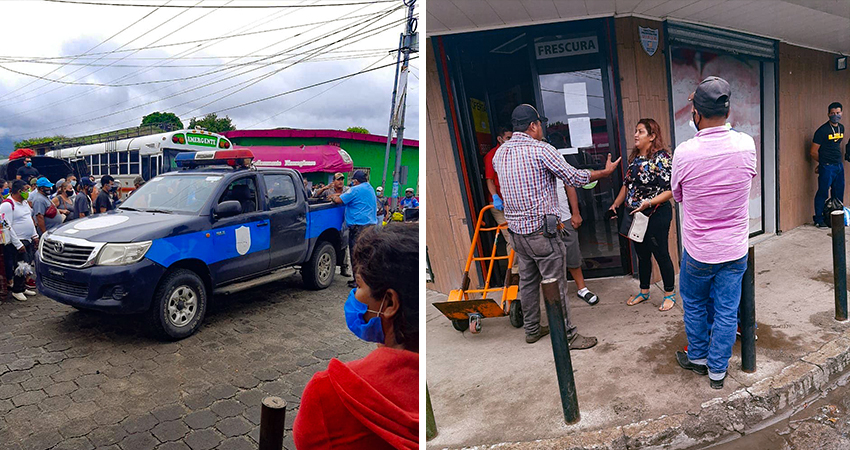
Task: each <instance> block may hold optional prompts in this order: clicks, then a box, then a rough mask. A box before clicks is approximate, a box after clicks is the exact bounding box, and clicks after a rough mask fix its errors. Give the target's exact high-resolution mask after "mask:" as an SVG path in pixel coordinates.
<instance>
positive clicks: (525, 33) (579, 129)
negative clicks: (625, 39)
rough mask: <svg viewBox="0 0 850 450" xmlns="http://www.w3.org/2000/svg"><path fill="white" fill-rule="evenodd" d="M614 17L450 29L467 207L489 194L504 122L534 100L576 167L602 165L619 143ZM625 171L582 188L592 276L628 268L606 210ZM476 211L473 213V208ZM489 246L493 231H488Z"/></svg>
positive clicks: (447, 52)
mask: <svg viewBox="0 0 850 450" xmlns="http://www.w3.org/2000/svg"><path fill="white" fill-rule="evenodd" d="M612 26H613V20H612V19H602V20H591V21H582V22H575V23H572V24H571V26H570V27H568V28H567V27H564V26H563V25H560V24H555V25H546V26H536V27H520V28H510V29H506V30H495V31H488V32H483V33H473V34H469V35H460V36H450V37H446V38H445V40H444V41H443V42H442V50H443V52H444V53H443V54H442V55H441V57H444V58H445V59H446V60H447V61H451V62H454V61H457V62H458V63H456V64H455V63H449V64H448V66H449V67H448V69H449V73H448V75H449V79H450V80H452V81H453V83H452V84H453V89H454V94H455V96H456V98H457V100H456V102H457V109H458V113H459V114H458V122H459V130H460V135H461V136H460V137H461V139H462V142H463V143H464V145H462V146H461V150H462V151H461V153H460V154H459V155H458V157H459V158H461V159H463V163H464V165H465V166H466V168H467V169H466V176H467V178H468V179H469V188H470V189H469V191H468V192H467V197H468V200H469V201H470V202H469V203H471V204H470V205H469V208H470V211H476V212H477V211H480V210H481V208H483V207H484V206H486V205H487V204H489V203H490V195H489V192H488V191H487V187H486V181H485V179H484V176H483V175H484V165H483V164H484V162H483V161H484V155H485V154H486V153H487V152H488V151H489V150H490V149H491V148H492V147H494V142H495V133H496V131H497V130H498V128H499V127H506V128H510V116H511V111H513V109H514V108H515V107H516V106H517V105H519V104H521V103H530V104H532V105H535V106H536V107H537V108H538V109H539V110H540V112H541V114H543V115H545V116H546V117H548V118H549V123H548V125H547V128H546V137H547V140H548V141H549V142H550V143H552V144H553V145H555V147H556V148H558V150H559V151H560V152H561V154H562V155H564V156H565V158H566V159H567V160H568V161H569V162H570V163H571V164H573V165H574V166H575V167H578V168H588V169H598V168H602V167H604V163H605V159H606V158H607V155H608V153H612V155H613V158H614V159H616V158H617V157H619V156H620V155H621V153H622V148H623V145H621V141H622V136H621V134H620V130H619V127H618V124H617V123H616V117H617V116H618V115H617V114H616V109H617V107H616V104H615V103H614V101H613V95H612V93H613V92H615V86H614V81H615V80H613V79H612V76H611V74H612V65H613V60H612V56H611V49H612V47H611V45H610V42H611V41H612V36H611V28H612ZM620 179H621V176H620V175H619V174H617V175H615V176H614V177H612V178H610V179H606V180H600V183H599V184H598V185H597V186H596V187H595V188H594V189H587V190H586V189H580V190H579V202H580V203H581V211H582V218H583V220H584V224H583V225H582V227H581V228H579V237H580V244H581V248H582V254H583V255H584V257H585V271H586V272H587V275H588V276H591V277H593V276H610V275H620V274H623V273H626V272H627V271H629V270H630V266H631V254H630V251H629V247H628V245H622V244H621V241H620V238H619V236H618V234H617V231H616V225H614V226H612V223H611V221H609V220H605V218H604V215H605V211H606V210H607V209H608V207H609V206H610V205H611V203H612V202H613V200H614V198H615V197H616V195H617V192H618V191H619V189H620V182H619V180H620ZM476 216H477V214H473V215H471V217H476ZM483 242H484V244H483V250H484V251H485V252H488V251H489V248H488V246H490V245H493V244H492V243H493V239H492V238H491V239H483Z"/></svg>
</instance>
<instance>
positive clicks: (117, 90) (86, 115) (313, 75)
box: [0, 0, 420, 153]
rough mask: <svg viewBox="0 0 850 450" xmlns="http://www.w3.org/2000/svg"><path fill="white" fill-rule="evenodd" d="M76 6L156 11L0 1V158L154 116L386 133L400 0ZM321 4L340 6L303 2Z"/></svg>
mask: <svg viewBox="0 0 850 450" xmlns="http://www.w3.org/2000/svg"><path fill="white" fill-rule="evenodd" d="M75 1H76V0H75ZM79 1H80V2H85V3H132V4H143V5H160V6H161V7H160V8H158V9H157V8H156V7H130V6H106V5H85V4H72V3H54V2H46V1H40V0H29V1H25V0H21V1H18V0H8V1H3V2H2V3H3V12H4V18H5V19H6V20H4V24H3V27H2V28H0V153H8V151H10V149H11V148H12V143H13V142H14V141H17V140H21V139H26V138H33V137H42V136H53V135H63V136H68V137H72V136H83V135H87V134H91V133H97V132H105V131H109V130H114V129H119V128H125V127H131V126H137V125H139V124H140V123H141V118H142V116H144V115H146V114H148V113H151V112H153V111H168V112H173V113H175V114H177V115H178V116H179V117H180V118H181V119H182V121H183V123H184V125H188V124H189V120H190V119H191V118H192V117H201V116H203V115H205V114H206V113H209V112H216V113H218V114H219V116H224V115H227V116H230V118H231V119H233V123H234V125H235V126H236V127H237V128H238V129H262V128H277V127H290V128H329V129H345V128H348V127H350V126H361V127H365V128H367V129H368V130H369V131H370V132H372V133H373V134H381V135H385V134H386V132H387V127H388V120H389V112H390V100H391V97H392V88H393V76H394V63H395V55H394V54H391V53H390V50H392V49H393V48H395V47H396V46H397V45H398V39H399V34H400V33H402V32H403V31H404V17H405V14H406V8H404V6H403V5H402V2H401V0H397V1H392V2H387V1H381V0H378V1H375V0H372V1H371V2H368V1H367V0H274V1H272V0H171V1H169V0H79ZM329 3H333V4H337V5H339V4H345V5H343V6H322V7H315V6H309V5H322V4H329ZM355 3H356V4H355ZM174 5H179V6H193V5H197V6H198V7H196V8H193V9H190V8H174V7H170V6H174ZM251 5H260V6H272V5H286V6H290V7H288V8H262V9H259V8H242V7H244V6H251ZM212 6H239V7H240V8H230V9H224V8H208V7H212ZM203 7H207V8H203ZM416 13H417V14H418V4H417V11H416ZM245 33H249V34H248V35H245V36H239V35H240V34H245ZM383 65H389V67H384V68H379V67H380V66H383ZM411 66H412V70H411V76H410V77H409V82H408V83H409V92H408V102H407V117H406V122H405V127H406V129H405V138H411V139H419V94H420V92H419V79H418V77H419V76H420V73H419V67H420V60H418V59H416V60H413V61H412V62H411ZM373 68H379V69H377V70H374V71H370V72H368V73H363V74H360V75H357V76H355V77H352V78H350V79H346V80H345V81H334V82H331V83H327V84H322V85H320V86H317V87H312V88H309V89H304V90H300V91H298V92H293V93H288V92H289V91H293V90H296V89H300V88H305V87H307V86H310V85H312V84H316V83H321V82H324V81H327V80H332V79H334V78H338V77H342V76H345V75H348V74H352V73H356V72H359V71H362V70H364V69H373ZM33 76H37V77H41V78H35V77H33ZM268 97H274V98H271V99H268V100H264V101H257V100H260V99H265V98H268ZM255 101H257V102H255ZM252 102H255V103H252ZM246 103H251V104H248V105H244V106H241V105H243V104H246Z"/></svg>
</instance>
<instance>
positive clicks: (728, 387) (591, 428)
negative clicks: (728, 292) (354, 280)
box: [426, 226, 850, 449]
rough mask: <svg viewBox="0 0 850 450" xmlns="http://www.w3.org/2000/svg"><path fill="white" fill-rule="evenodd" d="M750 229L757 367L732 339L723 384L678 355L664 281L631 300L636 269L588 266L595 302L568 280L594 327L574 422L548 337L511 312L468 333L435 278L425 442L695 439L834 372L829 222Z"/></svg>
mask: <svg viewBox="0 0 850 450" xmlns="http://www.w3.org/2000/svg"><path fill="white" fill-rule="evenodd" d="M755 241H756V242H758V243H757V244H756V317H757V322H758V331H757V335H758V342H757V371H756V372H755V373H753V374H747V373H744V372H742V371H741V358H740V344H739V343H736V345H735V347H734V350H733V356H732V360H731V361H730V366H729V376H728V377H727V379H726V383H725V387H724V388H723V390H719V391H718V390H713V389H711V388H709V385H708V378H707V377H700V376H698V375H696V374H694V373H693V372H690V371H684V370H682V369H681V368H679V367H678V365H677V364H676V361H675V356H674V354H675V351H676V350H680V349H682V347H683V346H684V345H685V344H686V338H685V331H684V324H683V322H682V308H681V304H677V305H676V307H675V308H674V309H673V310H671V311H669V312H664V313H662V312H659V311H658V306H659V305H660V303H661V299H662V296H663V291H662V290H661V288H660V286H653V287H652V291H651V298H650V300H649V301H648V302H644V303H642V304H640V305H637V306H634V307H629V306H626V305H625V301H626V299H627V298H628V297H629V295H630V294H631V293H634V292H637V291H638V288H639V286H638V281H637V280H636V279H634V278H632V277H621V278H609V279H604V280H591V281H589V282H588V287H589V288H590V289H591V290H592V291H594V292H596V293H597V294H598V295H599V297H600V299H601V300H600V302H599V303H598V304H597V305H596V306H589V305H587V304H586V303H584V302H583V301H581V300H580V299H578V298H577V297H575V285H574V284H573V283H570V294H571V302H572V303H571V308H572V314H573V322H574V323H575V324H577V326H578V329H579V332H580V333H581V334H584V335H589V336H596V337H597V338H598V339H599V344H598V345H597V346H596V347H595V348H593V349H590V350H583V351H573V352H572V353H571V356H572V363H573V368H574V370H575V380H576V389H577V392H578V401H579V407H580V410H581V421H580V422H579V423H578V424H576V425H571V426H567V425H565V424H564V418H563V413H562V410H561V403H560V398H559V395H558V383H557V379H556V376H555V365H554V361H553V356H552V348H551V341H550V339H549V338H548V337H547V338H545V339H542V340H540V341H538V342H537V343H535V344H532V345H529V344H526V343H525V340H524V332H523V330H522V329H521V328H520V329H516V328H513V327H512V326H511V325H510V323H509V322H508V319H507V318H498V319H485V320H484V321H483V330H482V332H481V333H480V334H478V335H472V334H470V333H469V332H465V333H460V332H458V331H456V330H454V329H453V328H452V326H451V323H450V322H449V321H448V319H446V318H445V317H444V316H443V315H442V314H440V313H439V311H437V309H436V308H434V307H433V306H431V305H430V303H433V302H436V301H445V300H446V296H444V295H442V294H439V293H436V292H429V294H428V302H429V305H428V306H427V307H426V311H427V313H426V314H427V315H426V318H427V366H426V367H427V382H428V387H429V390H430V394H431V401H432V404H433V408H434V414H435V417H436V421H437V428H438V431H439V434H438V436H437V437H436V438H435V439H433V440H432V441H430V442H429V443H428V448H429V449H437V448H445V447H450V448H455V447H466V446H478V445H492V444H500V443H525V444H514V445H508V446H506V447H508V448H549V447H551V446H558V447H560V448H590V447H593V448H612V449H613V448H626V446H627V445H626V444H627V443H628V445H629V446H630V447H631V448H635V447H637V446H641V445H665V446H669V447H667V448H686V447H688V446H692V445H694V444H698V443H701V442H709V441H712V440H714V439H717V438H718V437H720V436H723V435H725V434H729V433H732V432H742V431H743V430H746V429H747V428H748V427H751V426H753V425H755V424H756V423H759V422H760V421H763V420H765V419H767V418H768V417H771V416H773V415H774V414H776V413H777V412H779V411H781V410H783V409H785V408H786V407H787V406H788V405H789V404H792V403H793V402H795V401H799V400H801V399H802V398H804V397H805V396H807V395H809V394H810V393H812V392H814V391H816V390H817V389H818V388H819V387H821V386H823V385H824V384H825V383H827V382H829V381H830V380H834V379H835V378H837V377H838V376H839V375H840V373H841V372H842V371H843V370H844V369H845V366H847V364H848V361H850V350H848V347H850V330H848V327H850V325H848V324H843V323H838V322H836V321H835V320H834V297H833V287H832V256H831V238H830V237H829V230H825V229H816V228H814V227H808V226H804V227H800V228H797V229H794V230H792V231H790V232H786V233H784V234H783V235H782V236H779V237H769V238H762V239H761V240H760V242H759V240H758V239H756V240H755ZM680 302H681V300H680ZM845 332H847V335H845ZM534 441H537V442H534ZM504 447H505V446H503V447H502V448H504Z"/></svg>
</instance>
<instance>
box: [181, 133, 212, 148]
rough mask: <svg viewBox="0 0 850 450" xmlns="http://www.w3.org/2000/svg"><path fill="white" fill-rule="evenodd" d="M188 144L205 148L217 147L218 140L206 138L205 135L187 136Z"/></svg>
mask: <svg viewBox="0 0 850 450" xmlns="http://www.w3.org/2000/svg"><path fill="white" fill-rule="evenodd" d="M186 143H187V144H190V145H201V146H204V147H215V146H216V144H217V143H218V138H214V137H211V136H204V135H203V134H191V133H189V134H186Z"/></svg>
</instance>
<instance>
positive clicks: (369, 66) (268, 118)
mask: <svg viewBox="0 0 850 450" xmlns="http://www.w3.org/2000/svg"><path fill="white" fill-rule="evenodd" d="M387 56H389V55H384V56H382V57H380V58H379V59H378V60H377V61H375V62H373V63H372V64H369V65H368V66H366V67H364V68H363V69H364V70H365V69H369V68H371V67H372V66H374V65H375V64H378V63H379V62H381V61H383V60H384V59H385V58H386V57H387ZM350 79H351V77H349V78H345V79H344V80H341V81H340V82H339V83H336V84H334V85H333V86H331V87H329V88H327V89H325V90H324V91H322V92H319V93H318V94H316V95H314V96H312V97H310V98H307V99H305V100H304V101H302V102H300V103H297V104H295V105H292V106H290V107H289V108H287V109H284V110H283V111H281V112H279V113H277V114H274V115H271V116H269V117H267V118H265V119H263V120H261V121H259V122H257V123H255V124H253V125H251V126H248V127H245V128H246V129H251V128H254V127H256V126H257V125H259V124H261V123H263V122H266V121H268V120H271V119H274V118H275V117H277V116H279V115H281V114H284V113H287V112H289V111H292V110H293V109H295V108H297V107H299V106H301V105H303V104H305V103H307V102H309V101H310V100H313V99H314V98H316V97H318V96H320V95H322V94H324V93H325V92H328V91H330V90H331V89H333V88H335V87H337V86H339V85H340V84H342V83H345V82H346V81H348V80H350Z"/></svg>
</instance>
